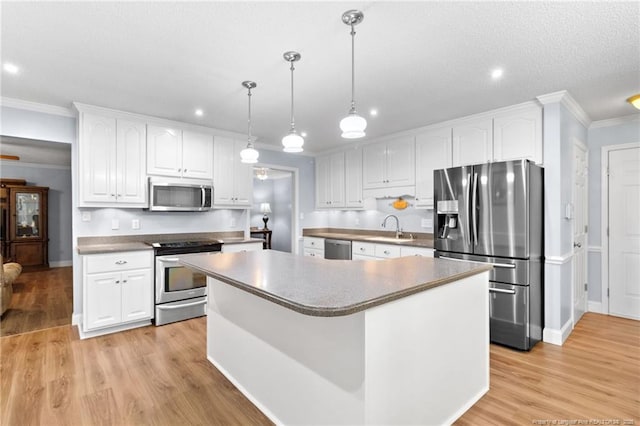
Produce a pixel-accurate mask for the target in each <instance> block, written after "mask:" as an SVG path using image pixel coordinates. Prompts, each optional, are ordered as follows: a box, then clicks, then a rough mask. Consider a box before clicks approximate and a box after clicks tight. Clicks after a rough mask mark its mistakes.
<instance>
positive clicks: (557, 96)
mask: <svg viewBox="0 0 640 426" xmlns="http://www.w3.org/2000/svg"><path fill="white" fill-rule="evenodd" d="M536 99H538V101H540V103H541V104H542V105H547V104H554V103H560V104H562V105H564V106H565V108H567V109H568V110H569V112H570V113H571V114H573V116H574V117H575V118H576V119H577V120H578V121H579V122H580V123H581V124H582V125H583V126H584V127H586V128H589V126H590V125H591V118H589V116H588V115H587V113H586V112H585V111H584V110H583V109H582V107H581V106H580V104H579V103H578V102H576V100H575V99H573V97H572V96H571V94H570V93H569V92H568V91H566V90H561V91H559V92H553V93H548V94H546V95H540V96H538V97H537V98H536Z"/></svg>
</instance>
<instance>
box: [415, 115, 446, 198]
mask: <svg viewBox="0 0 640 426" xmlns="http://www.w3.org/2000/svg"><path fill="white" fill-rule="evenodd" d="M448 167H451V128H450V127H445V128H442V129H435V130H430V131H428V132H425V133H421V134H419V135H418V136H416V205H417V206H420V207H433V171H434V170H438V169H446V168H448Z"/></svg>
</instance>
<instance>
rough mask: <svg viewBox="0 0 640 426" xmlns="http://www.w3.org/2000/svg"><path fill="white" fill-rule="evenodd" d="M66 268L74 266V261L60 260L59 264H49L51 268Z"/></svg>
mask: <svg viewBox="0 0 640 426" xmlns="http://www.w3.org/2000/svg"><path fill="white" fill-rule="evenodd" d="M66 266H73V260H60V261H57V262H49V268H64V267H66Z"/></svg>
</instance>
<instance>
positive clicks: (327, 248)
mask: <svg viewBox="0 0 640 426" xmlns="http://www.w3.org/2000/svg"><path fill="white" fill-rule="evenodd" d="M324 258H325V259H343V260H351V241H345V240H331V239H328V238H326V239H325V240H324Z"/></svg>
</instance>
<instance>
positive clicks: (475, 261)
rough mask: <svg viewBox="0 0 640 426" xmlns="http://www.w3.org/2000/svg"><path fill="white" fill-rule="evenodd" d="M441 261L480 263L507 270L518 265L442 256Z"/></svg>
mask: <svg viewBox="0 0 640 426" xmlns="http://www.w3.org/2000/svg"><path fill="white" fill-rule="evenodd" d="M440 258H441V259H447V260H453V261H455V262H469V263H479V264H481V265H491V266H493V267H494V268H507V269H515V268H516V265H514V264H512V263H496V262H481V261H479V260H466V259H458V258H455V257H449V256H443V255H442V254H440Z"/></svg>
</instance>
